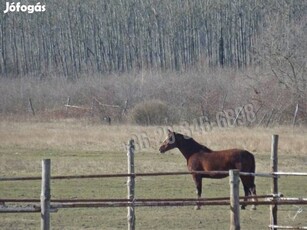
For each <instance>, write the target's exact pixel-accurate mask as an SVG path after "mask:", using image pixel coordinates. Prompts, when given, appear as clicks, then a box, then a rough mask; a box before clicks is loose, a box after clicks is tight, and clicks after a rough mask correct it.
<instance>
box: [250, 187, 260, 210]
mask: <svg viewBox="0 0 307 230" xmlns="http://www.w3.org/2000/svg"><path fill="white" fill-rule="evenodd" d="M249 194H250V196H257V193H256V185H253V186H252V187H250V188H249ZM253 201H256V202H258V198H253ZM251 209H252V210H256V209H257V208H256V205H255V204H253V205H252V207H251Z"/></svg>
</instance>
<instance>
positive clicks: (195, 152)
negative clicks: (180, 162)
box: [159, 130, 256, 210]
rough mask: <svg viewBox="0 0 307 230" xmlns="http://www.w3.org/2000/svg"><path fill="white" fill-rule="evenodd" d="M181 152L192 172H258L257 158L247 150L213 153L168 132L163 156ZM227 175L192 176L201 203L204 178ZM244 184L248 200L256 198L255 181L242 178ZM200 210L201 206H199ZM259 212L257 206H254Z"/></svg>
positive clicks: (179, 135)
mask: <svg viewBox="0 0 307 230" xmlns="http://www.w3.org/2000/svg"><path fill="white" fill-rule="evenodd" d="M174 148H178V149H179V150H180V152H181V153H182V155H183V156H184V157H185V159H186V160H187V167H188V170H189V171H204V172H208V171H228V170H230V169H238V170H239V171H241V172H250V173H254V172H255V158H254V155H253V154H252V153H250V152H248V151H246V150H241V149H229V150H222V151H213V150H211V149H209V148H207V147H206V146H204V145H201V144H199V143H198V142H196V141H195V140H194V139H193V138H191V137H188V136H185V135H182V134H180V133H175V132H172V131H171V130H168V137H167V138H166V140H165V141H164V142H163V143H162V145H161V147H160V148H159V151H160V153H165V152H166V151H168V150H171V149H174ZM227 176H228V175H226V174H210V175H208V174H206V175H204V174H196V173H192V177H193V180H194V183H195V186H196V192H197V196H198V199H200V198H201V193H202V178H212V179H220V178H225V177H227ZM240 179H241V182H242V184H243V189H244V193H245V198H244V200H245V201H246V200H247V199H248V197H249V196H254V195H256V186H255V183H254V181H255V177H254V176H245V175H244V176H243V175H240ZM245 207H246V205H242V206H241V209H245ZM196 209H200V205H198V206H196ZM252 209H253V210H255V209H256V206H255V205H253V206H252Z"/></svg>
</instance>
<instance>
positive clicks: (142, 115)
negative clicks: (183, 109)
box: [130, 100, 169, 125]
mask: <svg viewBox="0 0 307 230" xmlns="http://www.w3.org/2000/svg"><path fill="white" fill-rule="evenodd" d="M168 117H169V109H168V106H167V105H166V104H165V103H164V102H162V101H159V100H149V101H145V102H142V103H139V104H137V105H136V106H135V107H134V108H133V110H132V111H131V114H130V119H131V122H133V123H136V124H139V125H161V124H165V123H166V122H167V121H168Z"/></svg>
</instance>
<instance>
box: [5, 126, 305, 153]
mask: <svg viewBox="0 0 307 230" xmlns="http://www.w3.org/2000/svg"><path fill="white" fill-rule="evenodd" d="M166 128H167V127H153V126H147V127H145V126H132V125H112V126H107V125H100V124H92V123H89V122H86V121H80V120H62V121H54V122H11V121H0V147H2V148H4V147H10V146H19V147H24V148H29V149H30V148H32V149H47V148H49V147H50V148H55V149H58V150H67V149H69V150H74V149H75V150H83V151H112V152H113V151H114V152H118V151H123V150H124V145H125V143H127V141H128V140H129V139H130V138H133V139H135V142H136V148H137V150H139V151H145V152H146V151H150V152H157V149H158V147H159V144H160V143H161V142H162V141H163V139H164V138H165V137H166ZM173 129H174V131H178V132H182V133H184V134H186V135H189V136H192V137H193V138H194V139H195V140H197V141H199V142H201V143H202V144H204V145H207V146H208V147H209V148H212V149H226V148H244V149H247V150H249V151H251V152H256V153H259V154H261V153H267V152H269V151H270V148H271V136H272V134H278V135H279V136H280V141H279V152H281V153H284V154H295V155H306V154H307V128H305V127H300V128H296V129H292V128H289V127H279V128H223V129H220V128H215V129H212V130H211V131H200V130H195V129H194V128H193V127H189V128H186V127H181V126H175V127H173Z"/></svg>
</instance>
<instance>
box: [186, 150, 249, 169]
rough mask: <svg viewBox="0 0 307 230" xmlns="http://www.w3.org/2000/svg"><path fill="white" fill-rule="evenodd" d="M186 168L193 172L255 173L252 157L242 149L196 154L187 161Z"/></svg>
mask: <svg viewBox="0 0 307 230" xmlns="http://www.w3.org/2000/svg"><path fill="white" fill-rule="evenodd" d="M188 167H189V169H190V170H195V171H227V170H230V169H239V170H240V171H245V172H254V171H255V160H254V155H253V154H252V153H250V152H248V151H246V150H242V149H227V150H219V151H212V152H198V153H195V154H193V155H192V156H191V157H190V159H189V160H188Z"/></svg>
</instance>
